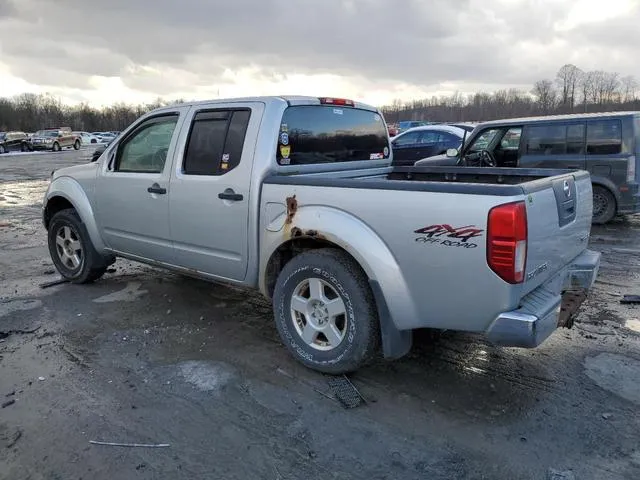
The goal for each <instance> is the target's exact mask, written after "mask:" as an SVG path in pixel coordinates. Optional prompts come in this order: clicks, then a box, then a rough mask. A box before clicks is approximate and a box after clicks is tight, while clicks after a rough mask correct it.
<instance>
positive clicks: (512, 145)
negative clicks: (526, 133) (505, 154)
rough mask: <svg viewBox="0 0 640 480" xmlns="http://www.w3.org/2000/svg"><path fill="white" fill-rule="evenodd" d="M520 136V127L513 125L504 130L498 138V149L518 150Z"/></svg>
mask: <svg viewBox="0 0 640 480" xmlns="http://www.w3.org/2000/svg"><path fill="white" fill-rule="evenodd" d="M521 137H522V128H521V127H513V128H510V129H509V130H507V131H506V132H505V134H504V135H503V137H502V140H500V150H518V149H519V148H520V138H521Z"/></svg>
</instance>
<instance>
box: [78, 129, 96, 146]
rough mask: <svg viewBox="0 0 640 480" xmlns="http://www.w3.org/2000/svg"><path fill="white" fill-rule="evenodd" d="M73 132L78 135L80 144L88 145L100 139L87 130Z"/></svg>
mask: <svg viewBox="0 0 640 480" xmlns="http://www.w3.org/2000/svg"><path fill="white" fill-rule="evenodd" d="M73 134H74V135H77V136H78V137H80V143H82V145H89V144H91V143H98V142H99V141H100V140H99V139H98V137H96V136H95V135H93V134H92V133H89V132H73Z"/></svg>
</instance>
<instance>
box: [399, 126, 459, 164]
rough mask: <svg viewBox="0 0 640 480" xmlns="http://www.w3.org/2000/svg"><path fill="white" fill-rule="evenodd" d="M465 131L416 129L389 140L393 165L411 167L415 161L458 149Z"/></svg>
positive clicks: (428, 127) (431, 128) (439, 128)
mask: <svg viewBox="0 0 640 480" xmlns="http://www.w3.org/2000/svg"><path fill="white" fill-rule="evenodd" d="M464 135H465V130H464V129H462V128H458V127H453V126H450V125H429V126H427V127H416V128H412V129H410V130H407V131H406V132H403V133H401V134H399V135H398V136H397V137H394V138H393V139H392V140H391V149H392V150H393V165H398V166H403V165H413V164H414V163H415V162H416V161H417V160H420V159H421V158H425V157H431V156H433V155H440V154H442V153H445V152H446V151H447V150H448V149H450V148H459V147H460V145H461V144H462V138H463V137H464Z"/></svg>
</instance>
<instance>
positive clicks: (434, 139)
mask: <svg viewBox="0 0 640 480" xmlns="http://www.w3.org/2000/svg"><path fill="white" fill-rule="evenodd" d="M439 141H440V132H422V136H421V137H420V143H438V142H439Z"/></svg>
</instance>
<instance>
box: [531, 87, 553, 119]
mask: <svg viewBox="0 0 640 480" xmlns="http://www.w3.org/2000/svg"><path fill="white" fill-rule="evenodd" d="M531 93H532V94H533V96H535V97H536V99H537V100H538V104H539V105H540V109H541V110H542V112H543V113H549V112H550V111H551V110H552V109H554V108H555V106H556V102H557V98H558V94H557V92H556V90H555V88H554V87H553V82H552V81H551V80H538V81H537V82H536V83H535V84H534V85H533V90H531Z"/></svg>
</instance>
